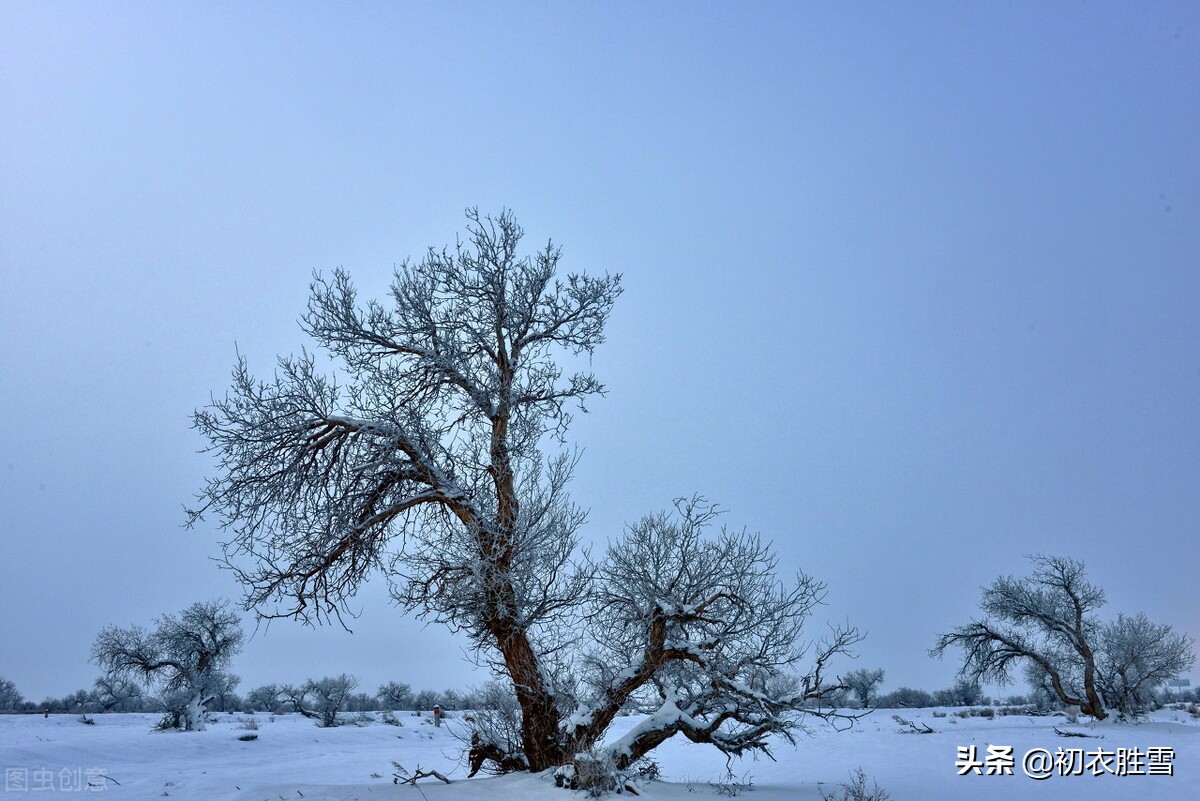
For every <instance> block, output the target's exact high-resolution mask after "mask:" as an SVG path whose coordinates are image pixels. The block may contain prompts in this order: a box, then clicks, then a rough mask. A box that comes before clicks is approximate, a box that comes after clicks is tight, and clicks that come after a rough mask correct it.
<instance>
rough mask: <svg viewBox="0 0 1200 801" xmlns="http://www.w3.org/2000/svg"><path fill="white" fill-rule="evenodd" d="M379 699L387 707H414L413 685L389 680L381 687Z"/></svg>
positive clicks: (392, 708)
mask: <svg viewBox="0 0 1200 801" xmlns="http://www.w3.org/2000/svg"><path fill="white" fill-rule="evenodd" d="M379 700H380V702H381V703H382V704H383V706H384V708H385V709H389V710H392V711H395V710H397V709H411V708H413V692H412V687H411V686H409V685H408V684H405V683H404V682H402V681H389V682H388V683H387V684H384V685H381V686H380V688H379Z"/></svg>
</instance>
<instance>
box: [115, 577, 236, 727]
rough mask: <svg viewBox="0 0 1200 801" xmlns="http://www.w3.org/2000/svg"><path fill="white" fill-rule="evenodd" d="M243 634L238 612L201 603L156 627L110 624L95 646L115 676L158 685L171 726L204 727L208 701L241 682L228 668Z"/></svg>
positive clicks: (221, 605)
mask: <svg viewBox="0 0 1200 801" xmlns="http://www.w3.org/2000/svg"><path fill="white" fill-rule="evenodd" d="M242 639H243V634H242V629H241V624H240V622H239V621H238V616H237V615H236V614H235V613H234V612H232V611H230V610H229V608H228V604H226V603H225V602H223V601H211V602H199V603H195V604H192V605H191V606H189V607H188V608H187V609H184V610H183V611H182V612H180V613H179V614H178V615H163V616H162V617H160V618H159V619H158V621H157V625H156V626H155V628H154V630H153V631H146V630H145V629H143V628H141V627H139V626H132V627H130V628H118V627H116V626H110V627H108V628H106V629H104V630H103V631H101V632H100V635H99V636H98V637H97V638H96V642H95V644H94V645H93V646H92V661H93V662H95V663H96V664H98V665H99V666H100V667H101V669H102V670H104V671H105V673H106V676H107V677H108V679H109V680H115V679H120V678H132V679H137V680H140V681H142V682H143V683H144V684H146V685H148V686H152V687H155V688H156V689H157V690H158V691H159V692H160V696H161V700H162V702H163V704H164V705H165V706H166V708H167V716H168V718H169V720H168V721H166V722H167V724H168V725H171V726H173V727H175V728H181V729H185V730H187V731H192V730H203V729H204V728H205V726H204V713H205V711H206V709H207V706H208V704H209V703H210V702H211V701H212V700H213V699H214V698H217V697H219V696H221V695H222V694H223V693H225V692H228V691H229V690H230V689H231V681H233V682H236V679H234V678H232V677H231V676H229V674H227V673H226V672H225V669H226V668H227V667H228V666H229V662H230V660H231V659H232V658H233V656H234V654H236V653H237V652H238V651H239V650H241V646H242Z"/></svg>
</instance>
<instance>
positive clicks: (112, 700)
mask: <svg viewBox="0 0 1200 801" xmlns="http://www.w3.org/2000/svg"><path fill="white" fill-rule="evenodd" d="M92 695H93V697H94V698H95V700H96V703H97V704H98V705H99V708H100V711H101V712H142V711H144V709H145V706H146V696H145V694H144V693H143V692H142V687H141V685H140V684H138V683H137V682H136V681H131V680H130V679H128V678H126V677H125V676H119V675H117V676H111V675H104V676H101V677H99V678H98V679H96V683H95V685H94V687H93V689H92Z"/></svg>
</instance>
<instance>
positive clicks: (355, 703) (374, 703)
mask: <svg viewBox="0 0 1200 801" xmlns="http://www.w3.org/2000/svg"><path fill="white" fill-rule="evenodd" d="M379 708H380V706H379V699H378V698H377V697H376V696H374V695H371V694H370V693H350V695H348V696H346V711H347V712H372V711H374V710H376V709H379Z"/></svg>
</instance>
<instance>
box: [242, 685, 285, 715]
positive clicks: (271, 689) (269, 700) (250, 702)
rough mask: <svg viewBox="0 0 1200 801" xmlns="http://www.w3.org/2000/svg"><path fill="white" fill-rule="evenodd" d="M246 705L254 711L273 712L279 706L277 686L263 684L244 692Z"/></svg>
mask: <svg viewBox="0 0 1200 801" xmlns="http://www.w3.org/2000/svg"><path fill="white" fill-rule="evenodd" d="M246 706H248V707H249V708H250V709H251V710H252V711H255V712H274V711H276V710H277V709H278V708H279V706H280V697H279V687H277V686H276V685H274V684H264V685H262V686H261V687H255V688H254V689H253V690H251V691H250V692H248V693H246Z"/></svg>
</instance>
